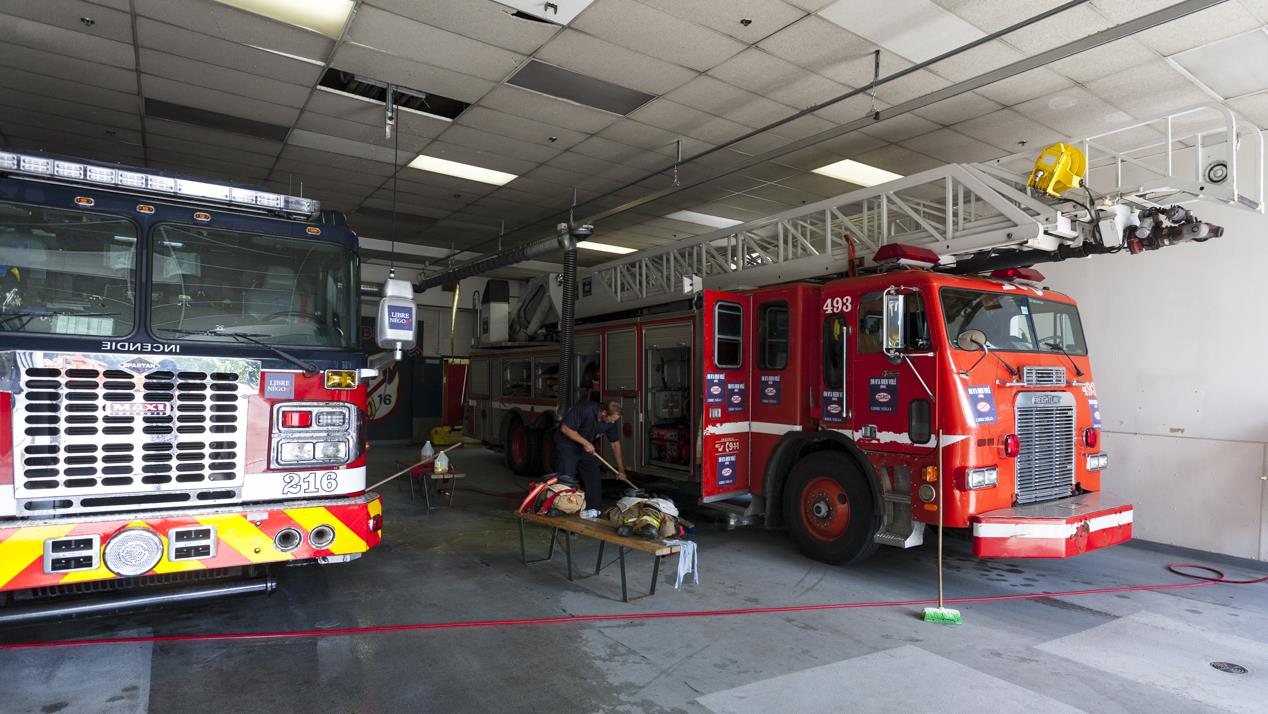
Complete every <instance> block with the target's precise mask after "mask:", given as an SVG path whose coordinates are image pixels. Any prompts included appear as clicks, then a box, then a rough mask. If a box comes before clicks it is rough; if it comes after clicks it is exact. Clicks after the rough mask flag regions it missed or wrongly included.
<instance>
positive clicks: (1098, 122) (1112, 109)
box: [1013, 87, 1127, 139]
mask: <svg viewBox="0 0 1268 714" xmlns="http://www.w3.org/2000/svg"><path fill="white" fill-rule="evenodd" d="M1013 108H1014V109H1016V110H1017V111H1018V112H1019V113H1020V114H1022V115H1023V116H1027V117H1031V118H1033V119H1035V120H1037V121H1041V122H1043V123H1044V124H1047V125H1048V126H1051V127H1052V128H1054V129H1056V130H1057V131H1060V132H1062V133H1063V134H1065V135H1066V136H1067V137H1069V138H1074V139H1077V138H1079V137H1081V136H1083V135H1086V134H1093V133H1097V132H1099V131H1102V130H1104V129H1105V128H1106V123H1107V122H1116V123H1122V122H1123V121H1125V120H1126V119H1127V117H1126V115H1124V114H1123V113H1122V112H1121V111H1120V110H1119V109H1118V107H1116V106H1114V105H1112V104H1110V103H1109V102H1107V101H1105V100H1104V99H1102V98H1100V97H1098V96H1096V95H1094V94H1093V93H1091V92H1089V91H1088V90H1086V89H1084V88H1083V87H1072V88H1070V89H1066V90H1063V91H1061V92H1058V93H1056V94H1052V95H1047V96H1043V97H1038V98H1036V99H1032V100H1030V101H1028V102H1023V103H1021V104H1018V105H1017V106H1015V107H1013Z"/></svg>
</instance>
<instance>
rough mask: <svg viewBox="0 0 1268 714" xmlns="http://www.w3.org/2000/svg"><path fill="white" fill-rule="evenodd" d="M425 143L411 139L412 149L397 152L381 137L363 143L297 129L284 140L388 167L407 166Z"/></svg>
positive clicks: (391, 143)
mask: <svg viewBox="0 0 1268 714" xmlns="http://www.w3.org/2000/svg"><path fill="white" fill-rule="evenodd" d="M425 141H426V140H419V139H411V140H410V144H412V147H411V146H407V147H406V148H405V149H404V150H403V151H398V150H396V148H395V145H394V143H393V142H391V141H388V140H386V139H384V138H383V137H382V136H379V137H378V138H377V141H373V142H363V141H354V140H352V139H345V138H342V137H338V136H330V135H329V134H322V133H319V132H315V131H309V130H307V129H299V128H296V129H294V130H293V131H291V133H290V136H288V137H287V139H286V143H287V144H288V145H290V146H303V147H306V148H309V149H316V150H318V151H329V152H330V153H332V154H341V155H343V156H353V157H357V158H363V159H371V160H374V161H380V162H383V163H385V164H388V165H389V166H391V165H392V164H396V165H397V166H404V165H405V164H408V163H409V162H410V161H411V160H412V159H413V158H414V157H415V156H417V154H418V149H419V148H421V146H422V145H423V144H424V143H425Z"/></svg>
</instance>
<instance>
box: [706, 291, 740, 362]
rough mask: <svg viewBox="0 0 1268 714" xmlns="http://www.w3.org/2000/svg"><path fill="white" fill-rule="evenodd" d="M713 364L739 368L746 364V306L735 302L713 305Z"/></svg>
mask: <svg viewBox="0 0 1268 714" xmlns="http://www.w3.org/2000/svg"><path fill="white" fill-rule="evenodd" d="M713 333H714V334H713V365H714V366H715V367H717V368H718V369H739V368H740V367H741V366H742V365H743V364H744V356H743V355H744V308H742V307H740V306H739V305H737V304H735V303H733V302H719V303H718V304H716V305H714V306H713Z"/></svg>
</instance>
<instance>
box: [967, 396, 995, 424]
mask: <svg viewBox="0 0 1268 714" xmlns="http://www.w3.org/2000/svg"><path fill="white" fill-rule="evenodd" d="M969 406H970V407H972V411H973V423H974V424H994V423H995V422H997V421H999V415H998V413H996V411H995V394H994V393H992V392H991V388H990V387H969Z"/></svg>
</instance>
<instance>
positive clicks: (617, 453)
mask: <svg viewBox="0 0 1268 714" xmlns="http://www.w3.org/2000/svg"><path fill="white" fill-rule="evenodd" d="M620 419H621V403H620V402H617V401H612V400H609V401H606V402H603V403H597V402H592V401H589V400H586V401H581V402H578V403H577V404H575V405H573V407H572V409H569V410H568V414H567V416H565V417H564V420H563V422H561V423H560V424H559V431H557V432H555V469H556V471H558V472H559V480H560V481H562V482H564V483H568V484H573V485H576V484H577V480H578V478H580V480H581V485H582V486H583V488H584V489H585V492H586V510H584V511H582V512H581V517H582V518H598V517H599V508H598V506H599V504H600V503H601V502H602V501H603V480H602V475H601V474H600V472H599V460H598V459H597V458H595V449H594V442H595V440H597V439H598V438H599V437H600V436H606V437H607V438H608V443H610V444H612V456H613V458H614V460H615V461H616V468H617V469H618V470H620V472H621V473H625V461H624V459H622V458H621V436H620V434H619V433H618V432H617V428H616V423H617V422H618V421H620Z"/></svg>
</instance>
